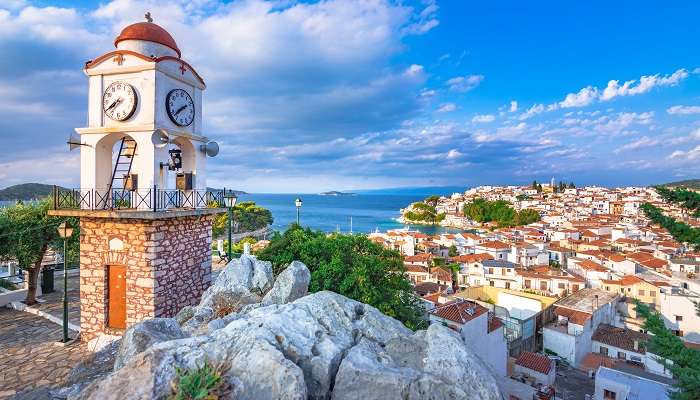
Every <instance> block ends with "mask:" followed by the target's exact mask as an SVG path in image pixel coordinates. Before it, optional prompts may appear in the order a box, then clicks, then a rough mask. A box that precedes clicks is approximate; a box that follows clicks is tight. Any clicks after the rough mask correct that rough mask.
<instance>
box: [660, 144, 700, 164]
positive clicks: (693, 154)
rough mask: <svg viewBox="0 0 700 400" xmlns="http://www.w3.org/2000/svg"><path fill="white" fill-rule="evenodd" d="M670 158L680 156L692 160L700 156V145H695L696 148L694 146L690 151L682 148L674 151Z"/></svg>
mask: <svg viewBox="0 0 700 400" xmlns="http://www.w3.org/2000/svg"><path fill="white" fill-rule="evenodd" d="M668 158H671V159H673V158H678V159H682V160H687V161H692V160H695V159H697V158H700V145H697V146H695V148H692V149H690V150H688V151H682V150H676V151H674V152H673V153H671V155H670V156H668Z"/></svg>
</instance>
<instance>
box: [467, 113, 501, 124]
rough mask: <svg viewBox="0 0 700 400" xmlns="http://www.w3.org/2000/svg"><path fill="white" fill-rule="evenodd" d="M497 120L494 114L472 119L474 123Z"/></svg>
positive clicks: (476, 116)
mask: <svg viewBox="0 0 700 400" xmlns="http://www.w3.org/2000/svg"><path fill="white" fill-rule="evenodd" d="M495 119H496V117H495V116H494V115H492V114H485V115H475V116H474V118H472V122H475V123H486V122H493V121H494V120H495Z"/></svg>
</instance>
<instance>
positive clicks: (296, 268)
mask: <svg viewBox="0 0 700 400" xmlns="http://www.w3.org/2000/svg"><path fill="white" fill-rule="evenodd" d="M310 281H311V272H309V269H308V268H307V267H306V265H304V263H302V262H300V261H293V262H292V263H291V264H289V266H288V267H287V268H285V269H284V271H282V272H281V273H280V274H279V275H278V276H277V279H276V280H275V284H274V285H273V286H272V289H271V290H270V291H269V292H267V294H266V295H265V297H263V300H262V304H263V305H270V304H285V303H289V302H292V301H294V300H296V299H299V298H302V297H304V296H306V293H307V292H308V290H309V282H310Z"/></svg>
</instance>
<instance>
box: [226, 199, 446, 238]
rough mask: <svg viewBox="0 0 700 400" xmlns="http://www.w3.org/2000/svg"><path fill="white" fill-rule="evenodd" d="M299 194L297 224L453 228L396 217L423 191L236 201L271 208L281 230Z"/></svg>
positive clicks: (361, 229)
mask: <svg viewBox="0 0 700 400" xmlns="http://www.w3.org/2000/svg"><path fill="white" fill-rule="evenodd" d="M297 197H300V198H301V199H302V201H303V205H302V207H301V224H302V225H303V226H308V227H310V228H312V229H315V230H321V231H325V232H336V231H340V232H343V233H348V232H350V230H351V226H350V225H351V222H350V220H351V218H352V231H353V232H355V233H370V232H374V231H375V230H377V229H378V230H379V231H386V230H388V229H395V228H403V227H409V228H411V229H415V230H419V231H421V232H425V233H428V234H435V233H442V232H457V230H454V229H448V228H442V227H434V226H424V225H417V226H409V225H403V224H400V223H398V222H397V221H396V219H397V218H398V217H399V216H400V212H399V210H400V209H401V208H404V207H406V206H408V205H409V204H411V203H413V202H415V201H419V200H422V199H424V198H425V197H427V196H426V195H424V194H374V193H372V194H358V195H355V196H322V195H318V194H306V195H295V194H247V195H241V196H239V197H238V200H239V201H254V202H255V203H256V204H258V205H260V206H262V207H265V208H267V209H269V210H270V211H272V216H273V218H274V222H273V228H274V229H275V230H284V229H286V228H287V227H288V226H289V225H290V224H292V223H293V222H295V221H296V207H295V206H294V200H295V199H296V198H297Z"/></svg>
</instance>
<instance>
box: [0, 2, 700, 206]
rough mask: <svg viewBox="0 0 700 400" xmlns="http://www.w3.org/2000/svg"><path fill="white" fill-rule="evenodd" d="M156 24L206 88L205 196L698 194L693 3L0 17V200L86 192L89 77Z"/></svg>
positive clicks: (347, 5) (13, 10)
mask: <svg viewBox="0 0 700 400" xmlns="http://www.w3.org/2000/svg"><path fill="white" fill-rule="evenodd" d="M146 11H150V12H151V14H152V15H153V18H154V22H155V23H157V24H159V25H161V26H162V27H164V28H165V29H166V30H168V31H169V32H170V33H171V34H172V36H173V37H174V38H175V40H176V41H177V43H178V46H179V47H180V49H181V50H182V58H183V59H184V60H186V61H188V62H189V63H190V64H191V65H192V66H193V67H194V68H195V69H197V71H198V72H199V74H200V75H201V76H202V77H203V78H204V80H205V81H206V83H207V89H206V91H205V92H204V104H203V118H204V133H205V134H206V136H208V137H209V138H210V139H212V140H216V141H217V142H219V144H220V146H221V152H220V154H219V155H218V156H217V157H216V158H214V159H210V162H209V164H208V166H207V167H208V185H209V186H216V187H221V186H225V187H230V188H236V189H241V190H246V191H249V192H268V193H272V192H283V193H313V192H319V191H324V190H358V189H375V188H387V187H409V186H442V185H446V186H447V185H449V186H460V185H463V186H475V185H484V184H528V183H530V182H532V181H533V180H535V179H536V180H539V181H549V180H550V179H551V178H552V177H554V178H555V179H556V180H564V181H567V182H568V181H574V182H575V183H577V184H578V185H586V184H597V185H605V186H622V185H646V184H654V183H661V182H668V181H674V180H680V179H685V178H700V24H698V23H697V15H700V2H695V1H685V2H684V1H678V2H664V3H663V5H662V3H659V2H651V1H649V2H645V1H615V2H610V1H588V2H562V1H537V2H523V1H512V2H508V1H479V2H477V1H466V0H451V1H439V0H415V1H385V0H329V1H303V2H302V1H292V0H280V1H262V0H237V1H225V2H222V1H216V0H195V1H180V0H170V1H167V2H165V1H154V0H147V1H134V0H114V1H109V2H99V3H98V2H92V1H76V2H70V1H47V0H41V1H31V0H0V54H2V57H0V146H1V148H2V149H4V150H5V151H4V154H3V155H2V156H0V187H5V186H9V185H13V184H17V183H23V182H42V183H51V184H60V185H64V186H68V187H75V186H77V185H78V184H79V173H80V172H79V154H78V152H73V153H71V152H69V151H68V148H67V145H66V144H65V141H66V138H67V137H68V135H69V134H70V133H72V132H73V129H74V128H76V127H81V126H84V125H85V123H86V118H87V108H86V107H87V78H86V76H85V75H84V74H83V72H82V67H83V65H84V63H85V61H87V60H90V59H94V58H96V57H98V56H100V55H101V54H104V53H106V52H109V51H111V50H113V42H114V38H115V37H116V36H117V35H118V34H119V32H120V31H121V29H122V28H123V27H125V26H126V25H128V24H130V23H133V22H138V21H143V14H144V13H145V12H146Z"/></svg>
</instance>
